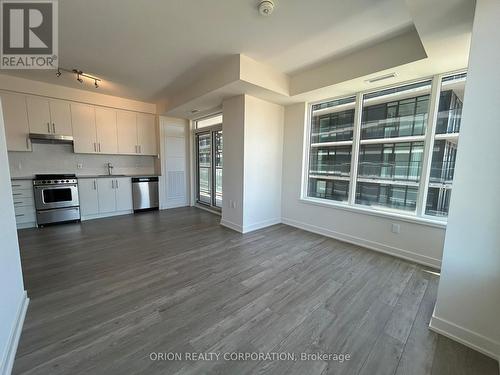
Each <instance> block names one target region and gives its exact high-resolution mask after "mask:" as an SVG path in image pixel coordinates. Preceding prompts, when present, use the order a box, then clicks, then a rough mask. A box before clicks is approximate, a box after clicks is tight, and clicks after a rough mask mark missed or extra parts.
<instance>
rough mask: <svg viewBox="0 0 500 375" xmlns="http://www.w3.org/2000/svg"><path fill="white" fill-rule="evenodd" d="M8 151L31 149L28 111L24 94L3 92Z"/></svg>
mask: <svg viewBox="0 0 500 375" xmlns="http://www.w3.org/2000/svg"><path fill="white" fill-rule="evenodd" d="M1 97H2V109H3V119H4V123H5V136H6V138H7V150H8V151H31V143H30V141H29V139H28V133H29V132H30V129H29V124H28V111H27V108H26V97H25V96H24V95H18V94H10V93H1Z"/></svg>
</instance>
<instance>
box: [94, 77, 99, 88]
mask: <svg viewBox="0 0 500 375" xmlns="http://www.w3.org/2000/svg"><path fill="white" fill-rule="evenodd" d="M94 86H95V88H98V87H99V84H98V83H97V79H96V80H94Z"/></svg>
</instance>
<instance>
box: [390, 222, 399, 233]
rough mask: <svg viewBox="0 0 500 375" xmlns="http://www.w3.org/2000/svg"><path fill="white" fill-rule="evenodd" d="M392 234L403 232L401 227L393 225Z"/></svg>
mask: <svg viewBox="0 0 500 375" xmlns="http://www.w3.org/2000/svg"><path fill="white" fill-rule="evenodd" d="M391 232H392V233H399V232H401V226H400V225H399V224H392V228H391Z"/></svg>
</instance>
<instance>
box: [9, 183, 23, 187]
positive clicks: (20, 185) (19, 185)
mask: <svg viewBox="0 0 500 375" xmlns="http://www.w3.org/2000/svg"><path fill="white" fill-rule="evenodd" d="M10 186H12V187H21V185H17V184H16V185H10Z"/></svg>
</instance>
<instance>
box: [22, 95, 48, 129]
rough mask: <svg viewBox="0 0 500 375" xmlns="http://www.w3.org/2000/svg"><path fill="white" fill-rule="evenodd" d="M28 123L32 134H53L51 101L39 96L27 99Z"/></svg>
mask: <svg viewBox="0 0 500 375" xmlns="http://www.w3.org/2000/svg"><path fill="white" fill-rule="evenodd" d="M26 105H27V108H28V123H29V127H30V132H31V133H38V134H52V124H51V122H50V110H49V100H48V99H46V98H42V97H38V96H28V97H27V98H26Z"/></svg>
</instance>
